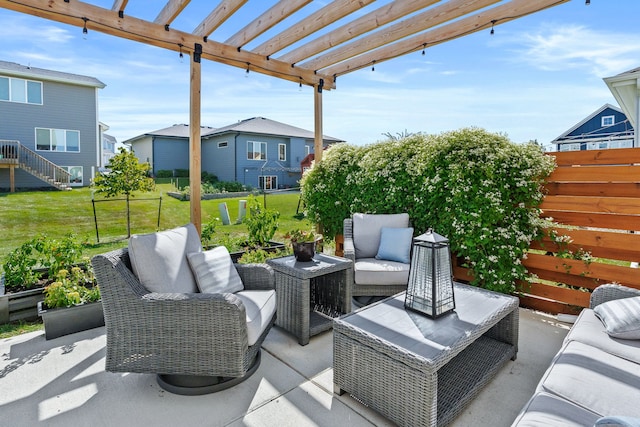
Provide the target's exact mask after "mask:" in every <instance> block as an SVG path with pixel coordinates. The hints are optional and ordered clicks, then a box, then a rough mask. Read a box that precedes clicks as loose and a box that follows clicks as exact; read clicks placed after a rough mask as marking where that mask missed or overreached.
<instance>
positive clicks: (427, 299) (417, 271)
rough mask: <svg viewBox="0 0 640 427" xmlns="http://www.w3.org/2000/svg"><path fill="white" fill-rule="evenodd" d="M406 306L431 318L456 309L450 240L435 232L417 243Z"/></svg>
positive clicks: (419, 239) (405, 301)
mask: <svg viewBox="0 0 640 427" xmlns="http://www.w3.org/2000/svg"><path fill="white" fill-rule="evenodd" d="M404 306H405V307H406V308H408V309H411V310H415V311H418V312H420V313H423V314H426V315H427V316H429V317H431V318H436V317H440V316H442V315H443V314H446V313H448V312H450V311H452V310H454V309H455V308H456V302H455V298H454V295H453V269H452V267H451V253H450V251H449V240H448V239H447V238H446V237H444V236H441V235H439V234H438V233H435V232H433V230H431V229H429V230H428V231H427V232H426V233H424V234H422V235H420V236H418V237H416V238H414V239H413V254H412V255H411V270H410V271H409V285H408V287H407V295H406V297H405V300H404Z"/></svg>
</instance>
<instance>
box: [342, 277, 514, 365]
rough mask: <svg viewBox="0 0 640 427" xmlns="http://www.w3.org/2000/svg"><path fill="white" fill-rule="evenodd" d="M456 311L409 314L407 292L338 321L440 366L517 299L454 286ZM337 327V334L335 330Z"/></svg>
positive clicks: (507, 311) (504, 312)
mask: <svg viewBox="0 0 640 427" xmlns="http://www.w3.org/2000/svg"><path fill="white" fill-rule="evenodd" d="M454 293H455V299H456V309H455V311H453V312H451V313H448V314H446V315H444V316H442V317H439V318H437V319H431V318H429V317H427V316H425V315H423V314H420V313H417V312H414V311H411V310H406V309H405V307H404V299H405V292H402V293H400V294H397V295H395V296H392V297H389V298H387V299H385V300H383V301H380V302H379V303H376V304H373V305H370V306H367V307H364V308H362V309H360V310H358V311H355V312H353V313H350V314H347V315H344V316H342V317H340V318H339V319H336V320H335V323H336V324H342V325H344V326H345V327H348V328H352V329H356V330H360V331H361V332H363V333H364V334H365V335H366V334H368V335H370V336H371V337H372V338H373V339H376V340H382V341H384V342H386V344H388V345H389V346H391V347H395V348H397V349H401V351H406V352H410V353H413V354H414V355H415V356H417V357H419V358H422V359H424V361H425V362H426V363H434V364H435V363H437V362H438V361H439V360H440V359H442V358H443V357H445V353H449V352H453V353H455V354H457V353H458V352H459V351H461V350H462V349H464V348H465V347H466V346H467V345H468V342H469V340H470V339H471V340H473V339H475V338H477V337H478V336H480V335H482V334H483V333H484V332H486V331H487V330H488V329H489V328H491V327H492V326H493V325H495V324H496V323H497V322H498V321H499V320H500V319H502V318H503V317H504V316H506V315H507V314H508V313H510V312H511V311H513V310H515V309H517V307H518V299H517V298H516V297H513V296H509V295H504V294H499V293H496V292H491V291H487V290H485V289H481V288H476V287H473V286H469V285H463V284H459V283H455V284H454ZM336 326H339V325H334V330H335V329H336Z"/></svg>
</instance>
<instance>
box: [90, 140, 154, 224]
mask: <svg viewBox="0 0 640 427" xmlns="http://www.w3.org/2000/svg"><path fill="white" fill-rule="evenodd" d="M107 167H108V168H109V169H110V171H109V172H107V173H101V174H98V175H96V177H95V178H94V179H93V183H92V184H91V185H92V187H93V188H94V189H95V190H96V192H98V193H103V194H105V196H106V197H114V196H119V195H121V194H124V195H125V199H126V212H127V237H131V209H130V207H129V199H130V198H131V197H133V193H134V192H135V191H143V192H145V191H153V188H154V185H155V184H154V182H153V179H151V178H149V176H148V175H149V171H150V170H151V166H150V165H149V163H140V162H139V161H138V158H137V157H136V155H135V154H134V153H133V152H132V151H127V150H125V149H124V148H120V152H119V153H118V154H116V155H115V156H113V157H112V158H111V159H110V160H109V164H108V165H107Z"/></svg>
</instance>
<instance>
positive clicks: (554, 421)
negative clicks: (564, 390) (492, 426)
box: [512, 392, 600, 427]
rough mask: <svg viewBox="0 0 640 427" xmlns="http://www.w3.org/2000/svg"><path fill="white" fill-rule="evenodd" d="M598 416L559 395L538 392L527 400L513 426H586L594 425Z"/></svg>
mask: <svg viewBox="0 0 640 427" xmlns="http://www.w3.org/2000/svg"><path fill="white" fill-rule="evenodd" d="M598 418H600V415H598V414H595V413H593V412H591V411H589V410H587V409H584V408H581V407H579V406H576V405H574V404H573V403H571V402H569V401H567V400H564V399H561V398H559V397H558V396H553V395H551V394H549V393H545V392H538V393H536V394H534V395H533V397H532V398H531V399H530V400H529V402H527V404H526V405H525V407H524V408H523V409H522V412H520V415H519V416H518V417H517V418H516V420H515V421H514V423H513V424H512V427H515V426H518V427H543V426H544V427H547V426H563V427H565V426H566V427H584V426H592V425H593V424H594V423H595V422H596V421H597V420H598Z"/></svg>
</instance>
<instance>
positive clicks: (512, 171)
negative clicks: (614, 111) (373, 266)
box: [302, 128, 555, 293]
mask: <svg viewBox="0 0 640 427" xmlns="http://www.w3.org/2000/svg"><path fill="white" fill-rule="evenodd" d="M554 167H555V163H554V160H553V158H552V157H550V156H545V155H544V154H543V153H542V152H541V150H540V148H539V147H538V146H536V145H535V144H531V143H529V144H515V143H513V142H511V141H509V139H508V138H507V137H506V136H504V135H500V134H493V133H489V132H487V131H485V130H482V129H477V128H468V129H461V130H458V131H453V132H447V133H443V134H440V135H426V134H414V135H411V136H409V137H408V138H405V139H402V140H392V141H388V142H381V143H377V144H372V145H369V146H364V147H349V146H342V145H338V146H334V147H332V148H330V149H329V150H327V152H326V153H325V155H324V157H323V161H322V162H321V163H320V164H319V165H315V166H314V167H313V168H312V169H311V170H310V171H309V172H307V173H306V174H305V175H304V177H303V179H302V197H303V200H304V202H305V206H306V209H307V211H308V213H309V216H310V218H312V219H313V220H315V221H316V222H318V223H320V224H322V226H323V228H324V234H325V236H328V237H333V236H335V234H339V233H342V221H343V219H344V218H347V217H349V216H350V215H351V214H352V213H353V212H368V213H396V212H408V213H409V215H410V218H411V223H412V225H413V227H414V228H415V229H416V230H417V231H418V232H423V231H426V230H427V228H429V227H432V228H433V229H434V230H435V231H437V232H438V233H440V234H442V235H445V236H447V237H448V238H449V240H450V245H451V249H452V252H453V253H454V254H456V255H458V256H461V257H463V258H464V259H465V262H466V265H467V266H468V267H469V268H470V269H471V271H472V274H473V276H474V281H473V284H475V285H481V286H484V287H486V288H488V289H493V290H497V291H500V292H505V293H509V292H512V291H513V290H514V285H515V282H516V281H517V280H523V279H526V278H527V272H526V269H525V268H524V266H523V265H522V263H521V259H522V258H523V257H524V256H525V252H526V251H527V250H528V248H529V245H530V242H531V240H532V239H535V238H537V237H539V236H540V233H541V227H540V220H539V217H538V214H539V210H538V209H537V207H538V206H539V204H540V202H541V201H542V197H543V193H542V185H543V183H544V179H545V178H546V177H547V176H548V175H549V174H550V173H551V172H552V171H553V169H554Z"/></svg>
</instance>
